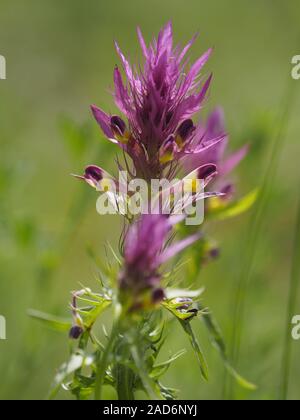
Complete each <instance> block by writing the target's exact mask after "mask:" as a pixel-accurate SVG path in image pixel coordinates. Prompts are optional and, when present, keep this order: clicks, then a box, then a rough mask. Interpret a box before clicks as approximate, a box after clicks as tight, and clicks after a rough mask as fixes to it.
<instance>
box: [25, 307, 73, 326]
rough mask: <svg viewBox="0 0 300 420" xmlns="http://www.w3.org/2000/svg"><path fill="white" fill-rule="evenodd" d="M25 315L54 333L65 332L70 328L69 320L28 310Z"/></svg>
mask: <svg viewBox="0 0 300 420" xmlns="http://www.w3.org/2000/svg"><path fill="white" fill-rule="evenodd" d="M27 313H28V315H29V316H30V317H31V318H33V319H35V320H37V321H40V322H42V323H43V324H44V325H45V326H46V327H48V328H50V329H52V330H54V331H59V332H66V331H69V330H70V328H71V327H72V322H71V320H67V319H63V318H58V317H55V316H53V315H49V314H46V313H44V312H40V311H36V310H34V309H30V310H29V311H28V312H27Z"/></svg>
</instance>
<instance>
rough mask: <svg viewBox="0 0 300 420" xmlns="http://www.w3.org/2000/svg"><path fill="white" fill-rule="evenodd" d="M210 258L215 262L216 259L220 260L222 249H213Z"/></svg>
mask: <svg viewBox="0 0 300 420" xmlns="http://www.w3.org/2000/svg"><path fill="white" fill-rule="evenodd" d="M209 256H210V258H212V259H213V260H215V259H217V258H219V256H220V249H219V248H212V249H211V250H210V251H209Z"/></svg>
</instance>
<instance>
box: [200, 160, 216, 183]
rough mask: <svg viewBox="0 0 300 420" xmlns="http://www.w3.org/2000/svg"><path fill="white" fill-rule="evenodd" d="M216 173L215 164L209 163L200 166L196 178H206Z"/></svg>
mask: <svg viewBox="0 0 300 420" xmlns="http://www.w3.org/2000/svg"><path fill="white" fill-rule="evenodd" d="M216 174H217V166H216V165H214V164H212V163H209V164H208V165H204V166H201V168H199V171H198V179H204V180H205V179H207V178H211V177H212V176H214V175H216Z"/></svg>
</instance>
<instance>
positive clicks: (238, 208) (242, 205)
mask: <svg viewBox="0 0 300 420" xmlns="http://www.w3.org/2000/svg"><path fill="white" fill-rule="evenodd" d="M258 195H259V189H258V188H256V189H255V190H253V191H251V192H250V193H249V194H247V195H246V196H245V197H243V198H241V199H240V200H238V201H234V202H232V203H230V204H229V205H227V206H225V207H220V208H216V209H212V210H210V212H209V213H208V214H207V217H208V218H211V219H214V220H225V219H229V218H231V217H236V216H239V215H241V214H243V213H245V212H246V211H248V210H249V209H250V208H251V207H252V206H253V204H254V203H255V202H256V200H257V198H258Z"/></svg>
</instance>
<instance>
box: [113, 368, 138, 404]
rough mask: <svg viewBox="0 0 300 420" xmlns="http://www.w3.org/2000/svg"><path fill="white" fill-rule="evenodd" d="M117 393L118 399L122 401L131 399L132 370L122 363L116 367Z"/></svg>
mask: <svg viewBox="0 0 300 420" xmlns="http://www.w3.org/2000/svg"><path fill="white" fill-rule="evenodd" d="M117 393H118V399H119V400H122V401H133V400H134V393H133V372H132V370H131V369H130V368H128V367H127V366H124V365H118V367H117Z"/></svg>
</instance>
